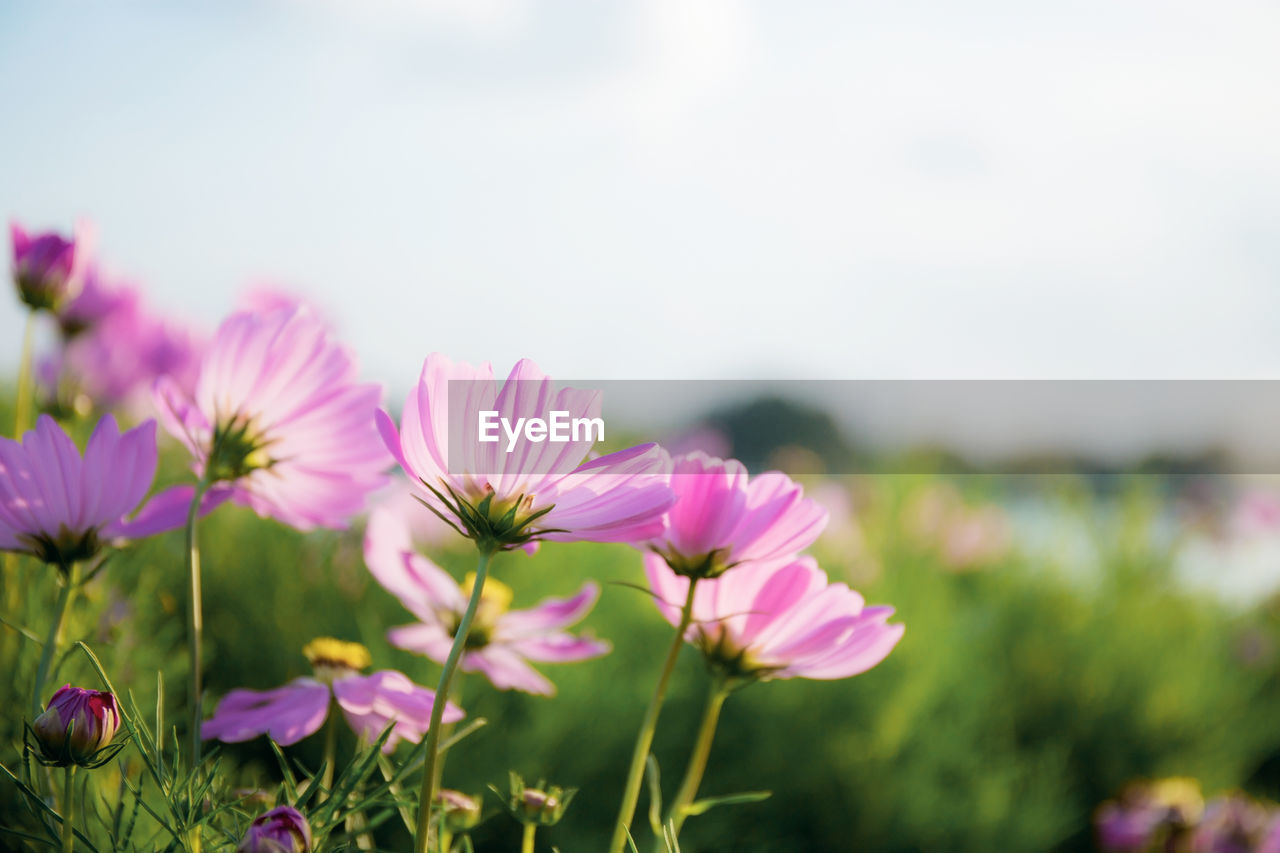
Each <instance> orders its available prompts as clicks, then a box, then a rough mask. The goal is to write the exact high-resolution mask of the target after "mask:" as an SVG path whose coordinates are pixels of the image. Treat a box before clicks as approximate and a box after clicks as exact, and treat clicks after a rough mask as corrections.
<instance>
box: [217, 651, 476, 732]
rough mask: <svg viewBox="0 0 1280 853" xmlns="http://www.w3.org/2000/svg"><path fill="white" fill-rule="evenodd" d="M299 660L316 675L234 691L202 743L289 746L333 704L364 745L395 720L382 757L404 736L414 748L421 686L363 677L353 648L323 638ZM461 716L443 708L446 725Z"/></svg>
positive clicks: (425, 703) (421, 720) (362, 662)
mask: <svg viewBox="0 0 1280 853" xmlns="http://www.w3.org/2000/svg"><path fill="white" fill-rule="evenodd" d="M303 654H305V655H306V656H307V659H308V660H309V661H310V662H311V666H312V668H313V669H314V670H315V675H314V677H305V676H304V677H302V678H295V679H294V680H293V681H291V682H289V683H288V684H286V685H284V686H283V687H277V688H275V689H274V690H232V691H231V692H230V693H228V694H227V695H226V696H224V697H223V699H222V701H221V702H219V703H218V707H217V709H216V710H215V711H214V714H213V716H212V717H210V718H209V719H208V720H205V722H204V725H203V726H202V727H201V730H200V735H201V737H203V738H204V739H205V740H212V739H215V738H216V739H217V740H221V741H225V742H227V743H239V742H240V741H245V740H250V739H252V738H255V737H257V736H258V735H267V736H269V737H270V738H271V739H272V740H274V741H275V742H276V743H278V744H281V745H282V746H288V745H290V744H293V743H297V742H298V741H300V740H302V739H303V738H304V737H307V736H308V735H312V734H315V733H316V732H317V731H318V730H319V729H320V726H322V725H323V724H324V721H325V718H326V717H328V716H329V710H330V705H331V704H332V703H333V702H336V703H337V705H338V708H340V709H341V710H342V715H343V716H344V717H345V718H346V720H347V724H348V725H350V726H351V729H352V730H353V731H354V732H355V733H356V734H357V735H359V736H360V737H361V738H363V739H365V740H366V741H369V742H372V741H374V740H377V738H378V736H379V735H380V734H382V731H383V729H385V728H386V727H387V726H388V725H390V724H391V723H392V722H393V721H394V722H395V728H394V729H392V730H391V736H390V737H389V738H387V742H386V744H385V745H384V747H383V751H384V752H390V751H391V750H392V749H393V748H394V747H395V745H396V744H397V743H398V742H399V741H400V740H401V739H402V738H403V739H404V740H408V741H412V742H414V743H417V742H418V741H419V740H421V739H422V736H423V735H424V734H425V733H426V731H427V725H428V721H429V720H430V719H431V706H432V705H433V704H434V702H435V698H436V694H435V691H434V690H428V689H427V688H425V687H419V686H418V685H416V684H414V683H413V682H412V681H410V680H409V679H408V677H406V676H405V675H404V674H403V673H399V672H396V671H395V670H390V669H384V670H379V671H378V672H375V673H372V674H371V675H361V674H360V670H362V669H364V668H365V667H367V666H368V665H369V663H370V658H369V652H368V650H367V649H365V647H364V646H361V645H360V644H358V643H345V642H342V641H341V640H334V639H332V638H329V637H321V638H319V639H316V640H312V641H311V642H310V643H308V644H307V646H306V648H304V649H303ZM462 716H463V714H462V710H461V709H460V708H458V707H457V706H456V705H454V704H453V703H452V702H449V703H447V704H446V706H445V710H444V721H445V722H446V723H452V722H456V721H458V720H461V719H462Z"/></svg>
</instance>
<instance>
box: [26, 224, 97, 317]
mask: <svg viewBox="0 0 1280 853" xmlns="http://www.w3.org/2000/svg"><path fill="white" fill-rule="evenodd" d="M9 234H10V236H11V237H12V239H13V280H14V283H15V284H16V285H17V286H18V295H19V296H20V297H21V298H22V301H23V302H25V303H27V305H29V306H31V308H33V309H36V310H39V309H47V310H56V309H57V308H58V307H59V306H60V305H62V304H63V303H64V302H65V301H66V300H67V299H69V298H72V297H74V296H75V295H76V291H77V290H78V289H79V286H80V276H79V275H77V273H78V272H80V268H79V267H78V266H77V251H76V242H77V241H76V239H75V238H74V237H73V238H72V239H70V240H68V239H67V238H65V237H63V236H62V235H60V234H58V233H56V232H53V231H47V232H44V233H41V234H28V233H27V232H26V231H25V230H24V229H23V227H22V226H21V225H19V224H18V223H16V222H13V223H10V225H9ZM82 256H83V253H82Z"/></svg>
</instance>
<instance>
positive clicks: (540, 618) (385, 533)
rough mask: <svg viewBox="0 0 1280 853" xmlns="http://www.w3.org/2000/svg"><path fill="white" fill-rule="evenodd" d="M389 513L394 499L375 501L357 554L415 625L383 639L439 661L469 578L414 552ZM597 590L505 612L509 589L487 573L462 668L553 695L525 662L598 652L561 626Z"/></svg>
mask: <svg viewBox="0 0 1280 853" xmlns="http://www.w3.org/2000/svg"><path fill="white" fill-rule="evenodd" d="M396 510H397V507H396V505H395V503H394V502H392V503H383V504H381V505H379V506H378V507H375V508H374V510H373V511H372V512H371V513H370V514H369V525H368V528H367V530H366V532H365V538H364V559H365V563H366V565H368V567H369V571H370V572H372V574H373V576H374V577H375V578H376V579H377V580H378V582H379V583H380V584H382V585H383V586H384V587H386V588H387V590H388V591H389V592H390V593H391V594H392V595H394V596H396V598H398V599H400V602H401V603H402V604H403V605H404V606H405V608H406V609H408V610H409V611H410V612H411V613H413V615H415V616H417V617H418V619H420V620H421V622H420V623H419V624H417V625H408V626H405V627H403V628H394V629H392V630H391V631H390V632H389V633H388V635H387V637H388V639H389V640H390V641H391V643H392V644H393V645H396V646H399V647H400V648H402V649H408V650H410V651H414V652H418V653H419V654H423V655H426V656H427V657H429V658H431V659H432V660H434V661H436V662H438V663H444V661H445V659H446V658H447V657H448V656H449V648H450V646H451V645H452V644H453V639H454V633H455V631H456V629H457V627H458V623H459V622H460V621H461V619H462V614H463V611H465V610H466V607H467V599H468V598H469V596H470V594H471V589H472V583H473V581H474V577H468V579H467V582H466V584H465V585H463V586H459V585H458V583H457V582H456V581H455V580H454V579H453V578H452V577H450V576H449V574H448V573H447V572H445V570H444V569H442V568H440V567H439V566H437V565H436V564H435V563H433V562H431V560H429V559H427V558H426V557H425V556H423V555H422V554H420V553H418V552H417V551H416V550H415V549H414V546H413V540H412V536H411V531H410V528H409V524H408V522H407V521H406V516H405V515H403V514H401V513H400V512H397V511H396ZM599 592H600V590H599V587H598V586H596V585H595V584H594V583H586V584H584V585H583V586H582V588H581V589H580V590H579V591H578V593H577V594H576V595H574V596H573V597H572V598H568V599H557V598H548V599H545V600H544V601H542V602H541V603H540V604H538V605H537V606H536V607H533V608H531V609H529V610H510V609H508V608H509V606H510V604H511V597H512V593H511V590H510V588H509V587H507V586H506V585H505V584H503V583H502V582H500V581H497V580H494V579H493V578H489V579H488V580H487V581H486V582H485V585H484V590H483V592H482V593H481V598H480V604H479V607H478V609H477V611H476V618H475V621H474V622H473V623H472V626H471V632H470V634H469V635H468V638H467V651H466V652H465V653H464V654H463V656H462V663H461V666H462V670H463V671H464V672H481V673H483V674H484V675H485V677H486V678H488V679H489V681H490V682H492V683H493V686H494V687H496V688H498V689H499V690H510V689H515V690H523V691H525V692H527V693H535V694H540V695H543V696H550V695H552V694H554V693H555V685H553V684H552V683H551V682H550V681H548V680H547V679H546V678H545V677H543V676H542V675H541V674H540V673H539V672H538V671H537V670H535V669H534V668H533V667H532V666H530V665H529V661H543V662H548V663H562V662H567V661H579V660H587V659H588V658H593V657H598V656H600V655H603V654H606V653H607V652H608V651H609V649H610V646H609V644H608V643H606V642H604V641H602V640H597V639H594V638H592V637H579V636H574V635H573V634H570V633H568V632H566V631H564V630H563V629H564V628H567V627H568V626H570V625H573V624H574V623H576V622H578V621H580V620H581V619H582V618H583V617H585V616H586V615H587V613H589V612H590V610H591V608H592V606H594V605H595V602H596V598H597V596H598V595H599Z"/></svg>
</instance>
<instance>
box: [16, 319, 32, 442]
mask: <svg viewBox="0 0 1280 853" xmlns="http://www.w3.org/2000/svg"><path fill="white" fill-rule="evenodd" d="M35 330H36V312H35V311H28V312H27V322H26V325H25V326H23V329H22V356H21V361H19V362H18V398H17V400H15V401H14V429H13V437H14V438H17V439H21V438H22V433H23V431H24V430H25V429H27V427H28V425H29V420H28V419H29V418H30V417H31V398H32V397H33V396H35V395H34V393H33V385H34V381H35V378H34V376H33V375H32V370H31V356H32V350H33V349H34V348H35Z"/></svg>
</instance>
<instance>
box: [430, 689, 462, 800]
mask: <svg viewBox="0 0 1280 853" xmlns="http://www.w3.org/2000/svg"><path fill="white" fill-rule="evenodd" d="M461 695H462V675H461V674H455V675H454V677H453V688H452V689H451V690H450V691H449V701H450V702H453V704H455V705H461V704H462V703H461V702H460V701H458V700H459V697H460V696H461ZM457 726H458V724H457V723H443V724H442V725H441V727H440V740H441V741H448V740H449V738H450V737H451V736H452V735H453V730H454V729H455V728H457ZM448 759H449V751H448V750H447V749H446V750H445V751H444V752H442V753H440V755H439V756H437V757H436V778H435V780H434V781H433V782H432V784H433V785H435V789H436V790H437V791H439V790H440V789H441V788H442V787H444V786H443V784H442V782H443V780H444V764H445V762H446V761H447V760H448Z"/></svg>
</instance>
